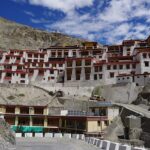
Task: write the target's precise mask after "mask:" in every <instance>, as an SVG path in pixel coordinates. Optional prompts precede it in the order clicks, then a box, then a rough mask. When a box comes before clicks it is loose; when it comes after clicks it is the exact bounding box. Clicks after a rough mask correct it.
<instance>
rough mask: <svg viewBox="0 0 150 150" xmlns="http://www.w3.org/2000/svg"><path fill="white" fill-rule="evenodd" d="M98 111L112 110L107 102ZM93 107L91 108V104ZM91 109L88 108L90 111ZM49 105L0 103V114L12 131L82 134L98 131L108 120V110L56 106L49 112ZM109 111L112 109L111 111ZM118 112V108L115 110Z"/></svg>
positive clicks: (100, 130) (111, 106)
mask: <svg viewBox="0 0 150 150" xmlns="http://www.w3.org/2000/svg"><path fill="white" fill-rule="evenodd" d="M103 107H104V108H102V109H101V111H103V112H105V111H106V110H109V111H110V110H112V109H113V110H114V107H113V105H112V104H111V103H109V106H108V105H107V104H105V106H103ZM93 108H94V107H93ZM93 108H92V110H93ZM51 111H52V108H51V107H48V106H46V105H43V106H42V105H41V106H38V105H34V106H31V105H8V104H7V105H4V104H1V105H0V116H3V117H4V119H5V120H6V122H7V123H9V124H10V125H11V126H12V128H13V130H14V131H15V132H22V133H27V132H32V133H36V132H42V133H45V132H70V133H85V134H101V133H102V132H103V130H104V129H105V128H106V127H107V126H108V124H109V122H110V121H111V119H113V118H114V117H115V116H116V112H115V113H114V112H113V114H115V116H112V115H111V117H112V118H110V114H109V113H103V114H102V113H101V115H98V114H95V113H92V112H88V113H87V112H85V111H71V110H63V108H60V111H58V112H57V113H55V114H51ZM111 112H112V111H111ZM117 112H118V111H117Z"/></svg>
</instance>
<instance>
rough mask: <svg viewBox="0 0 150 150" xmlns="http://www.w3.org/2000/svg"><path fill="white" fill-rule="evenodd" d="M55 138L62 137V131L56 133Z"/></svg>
mask: <svg viewBox="0 0 150 150" xmlns="http://www.w3.org/2000/svg"><path fill="white" fill-rule="evenodd" d="M54 138H62V133H55V134H54Z"/></svg>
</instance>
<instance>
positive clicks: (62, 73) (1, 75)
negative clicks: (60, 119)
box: [0, 36, 150, 85]
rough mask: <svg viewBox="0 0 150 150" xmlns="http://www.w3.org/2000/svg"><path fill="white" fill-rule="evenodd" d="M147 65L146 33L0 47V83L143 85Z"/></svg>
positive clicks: (148, 42) (148, 44)
mask: <svg viewBox="0 0 150 150" xmlns="http://www.w3.org/2000/svg"><path fill="white" fill-rule="evenodd" d="M149 66H150V36H149V37H148V38H147V39H146V40H124V41H123V42H122V44H120V45H111V46H108V45H105V46H99V45H98V44H97V43H96V42H84V43H83V44H82V45H81V46H66V47H63V46H51V47H49V48H45V49H40V50H30V51H29V50H12V49H11V50H9V51H7V52H6V51H5V52H3V51H0V83H18V84H29V83H34V82H38V83H40V82H41V83H53V84H55V83H57V82H61V83H75V84H78V83H88V82H89V83H90V84H89V85H92V84H95V83H102V84H115V83H122V82H125V83H126V82H136V83H137V85H144V84H145V83H146V82H148V80H149V73H150V69H149ZM145 77H146V79H145Z"/></svg>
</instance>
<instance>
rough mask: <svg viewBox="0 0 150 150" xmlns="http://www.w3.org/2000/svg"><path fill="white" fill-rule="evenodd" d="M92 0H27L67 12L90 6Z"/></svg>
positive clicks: (33, 3)
mask: <svg viewBox="0 0 150 150" xmlns="http://www.w3.org/2000/svg"><path fill="white" fill-rule="evenodd" d="M93 1H94V0H29V3H30V4H32V5H40V6H43V7H47V8H49V9H54V10H60V11H63V12H64V13H68V12H70V11H74V10H75V9H77V8H83V7H86V6H91V5H92V4H93Z"/></svg>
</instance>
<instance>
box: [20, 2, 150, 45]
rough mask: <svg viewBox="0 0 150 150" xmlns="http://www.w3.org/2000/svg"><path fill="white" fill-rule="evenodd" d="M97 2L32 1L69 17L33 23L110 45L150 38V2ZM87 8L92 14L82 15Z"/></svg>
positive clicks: (35, 20)
mask: <svg viewBox="0 0 150 150" xmlns="http://www.w3.org/2000/svg"><path fill="white" fill-rule="evenodd" d="M23 1H26V0H23ZM95 1H96V0H28V2H29V3H30V4H32V5H39V6H43V7H47V8H48V9H49V10H59V11H61V12H63V13H65V17H62V19H60V20H57V21H55V22H53V23H51V24H50V23H48V22H46V21H44V20H42V19H38V20H37V19H33V18H32V19H31V21H32V22H34V23H44V25H45V27H46V29H47V30H49V31H51V30H59V31H61V32H64V33H67V34H71V35H77V36H80V37H82V38H85V39H87V38H88V39H90V40H97V41H101V39H104V40H105V41H106V43H118V42H120V41H121V40H123V39H129V38H142V39H143V38H146V37H147V36H148V35H149V34H150V28H149V26H150V0H97V2H98V3H97V6H95V5H93V4H94V2H95ZM26 2H27V1H26ZM84 7H89V11H85V10H84V11H83V10H81V11H83V12H84V13H79V11H78V9H79V8H84ZM93 13H94V14H93ZM47 16H48V15H47ZM49 17H51V14H50V15H49ZM56 17H57V16H56Z"/></svg>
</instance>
